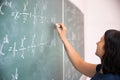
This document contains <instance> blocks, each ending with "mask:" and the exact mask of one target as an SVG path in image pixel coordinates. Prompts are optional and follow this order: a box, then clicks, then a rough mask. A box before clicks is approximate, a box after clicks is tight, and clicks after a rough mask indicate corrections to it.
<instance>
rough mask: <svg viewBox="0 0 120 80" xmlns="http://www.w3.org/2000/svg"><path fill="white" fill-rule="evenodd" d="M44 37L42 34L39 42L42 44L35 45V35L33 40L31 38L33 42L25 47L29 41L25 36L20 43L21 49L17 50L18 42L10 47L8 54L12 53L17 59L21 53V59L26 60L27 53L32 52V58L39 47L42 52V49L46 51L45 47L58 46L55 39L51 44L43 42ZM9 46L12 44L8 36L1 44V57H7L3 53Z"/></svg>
mask: <svg viewBox="0 0 120 80" xmlns="http://www.w3.org/2000/svg"><path fill="white" fill-rule="evenodd" d="M43 36H44V35H43V33H42V35H41V40H39V41H40V42H38V43H35V39H36V38H37V37H36V34H34V35H33V36H32V38H31V39H32V40H31V42H30V45H29V44H28V45H27V46H25V45H24V44H25V41H27V37H26V36H25V35H24V36H23V38H22V39H21V41H20V42H21V45H20V46H19V49H17V46H18V45H17V42H14V43H13V44H12V46H9V47H8V50H7V51H8V52H12V55H13V57H15V56H16V54H17V53H18V52H20V54H21V56H20V57H21V58H22V59H24V58H25V57H24V54H25V51H29V50H31V52H32V56H34V55H35V49H36V48H38V47H40V48H41V51H42V49H44V47H46V46H47V47H51V46H56V40H55V38H53V39H52V40H51V41H50V42H47V41H43ZM29 40H30V39H29ZM9 44H11V43H10V40H9V39H8V35H7V34H6V35H5V37H4V38H3V41H2V43H1V44H0V56H4V55H5V52H3V48H6V47H4V46H5V45H9ZM6 49H7V48H6Z"/></svg>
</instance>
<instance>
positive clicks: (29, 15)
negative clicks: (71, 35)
mask: <svg viewBox="0 0 120 80" xmlns="http://www.w3.org/2000/svg"><path fill="white" fill-rule="evenodd" d="M56 22H62V0H0V80H62V79H63V55H62V51H63V50H62V49H63V48H62V47H63V46H62V43H61V41H60V40H59V38H58V35H57V32H56V30H55V23H56Z"/></svg>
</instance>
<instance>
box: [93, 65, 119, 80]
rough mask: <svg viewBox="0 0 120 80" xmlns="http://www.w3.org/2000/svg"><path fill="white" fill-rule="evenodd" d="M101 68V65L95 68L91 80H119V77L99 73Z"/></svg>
mask: <svg viewBox="0 0 120 80" xmlns="http://www.w3.org/2000/svg"><path fill="white" fill-rule="evenodd" d="M101 66H102V65H101V64H98V65H97V66H96V74H95V75H94V76H93V78H91V80H120V75H115V74H111V73H109V74H102V73H100V70H101Z"/></svg>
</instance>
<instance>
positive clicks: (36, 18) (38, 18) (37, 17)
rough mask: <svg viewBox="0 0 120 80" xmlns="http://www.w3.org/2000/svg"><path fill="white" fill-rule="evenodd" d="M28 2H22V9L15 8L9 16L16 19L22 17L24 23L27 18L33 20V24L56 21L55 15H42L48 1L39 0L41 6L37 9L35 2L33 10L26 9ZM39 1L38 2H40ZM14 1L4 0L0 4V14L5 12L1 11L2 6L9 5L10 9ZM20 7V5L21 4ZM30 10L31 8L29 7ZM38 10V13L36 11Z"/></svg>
mask: <svg viewBox="0 0 120 80" xmlns="http://www.w3.org/2000/svg"><path fill="white" fill-rule="evenodd" d="M29 2H31V1H30V0H26V2H25V3H23V4H24V5H23V10H22V11H19V10H17V9H15V11H11V16H12V17H14V19H15V20H18V19H19V18H22V19H23V23H26V22H27V21H28V20H29V19H31V20H33V21H32V22H33V24H34V25H36V23H37V22H39V23H41V24H44V23H50V22H52V23H55V22H56V15H54V16H51V17H48V16H47V15H44V12H45V11H47V8H48V7H47V5H48V2H47V1H44V0H41V2H42V4H41V5H42V7H41V8H40V9H39V6H38V4H37V3H36V5H35V6H33V11H32V12H29V11H28V10H29V9H28V8H29V7H28V6H29V5H30V4H29ZM41 2H39V3H41ZM13 5H14V3H13V2H12V1H7V0H6V1H4V2H3V3H2V4H1V5H0V14H1V15H4V14H5V13H4V12H3V11H2V8H3V7H4V6H6V7H9V8H11V9H13V8H14V6H13ZM39 5H40V4H39ZM21 7H22V6H21ZM31 10H32V9H31ZM37 12H40V13H37Z"/></svg>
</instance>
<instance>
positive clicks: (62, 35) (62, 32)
mask: <svg viewBox="0 0 120 80" xmlns="http://www.w3.org/2000/svg"><path fill="white" fill-rule="evenodd" d="M56 29H57V32H58V34H59V36H60V38H61V40H62V41H64V40H66V31H67V29H66V27H65V25H64V24H62V23H57V24H56Z"/></svg>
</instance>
